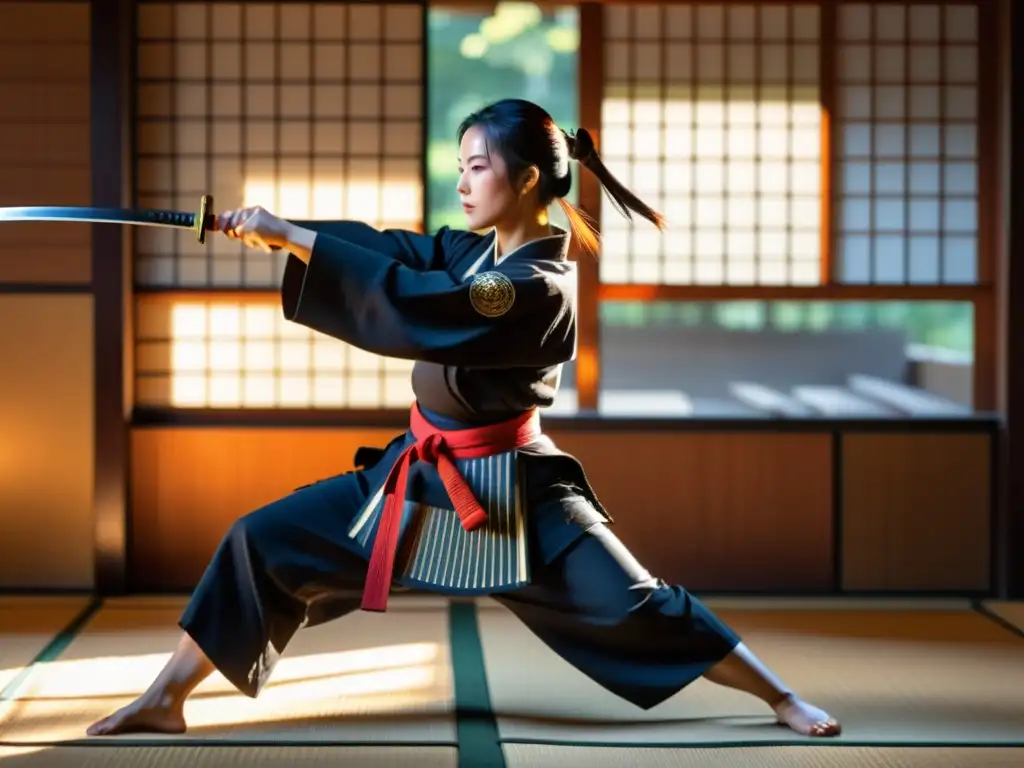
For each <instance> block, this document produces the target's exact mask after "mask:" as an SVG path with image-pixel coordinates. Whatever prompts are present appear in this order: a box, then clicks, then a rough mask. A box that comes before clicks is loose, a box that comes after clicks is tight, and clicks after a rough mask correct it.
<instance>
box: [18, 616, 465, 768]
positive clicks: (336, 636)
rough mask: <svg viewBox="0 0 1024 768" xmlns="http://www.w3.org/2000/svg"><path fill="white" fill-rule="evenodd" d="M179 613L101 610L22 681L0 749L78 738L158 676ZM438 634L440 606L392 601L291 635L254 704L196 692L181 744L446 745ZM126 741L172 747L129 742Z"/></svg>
mask: <svg viewBox="0 0 1024 768" xmlns="http://www.w3.org/2000/svg"><path fill="white" fill-rule="evenodd" d="M183 605H184V603H183V601H181V600H176V601H175V600H161V599H156V600H122V601H111V602H110V603H109V604H105V605H104V606H103V608H102V609H101V610H100V611H99V612H98V613H97V614H96V615H95V616H94V617H93V619H92V620H91V621H90V622H89V623H88V624H87V625H86V626H85V627H84V629H82V631H81V632H80V633H79V634H78V635H77V637H76V638H75V639H74V640H73V642H72V643H71V644H70V645H69V646H68V647H67V649H66V650H65V651H64V652H63V653H62V654H61V656H60V657H59V658H58V659H57V660H56V661H55V662H53V663H50V664H46V665H42V666H40V667H39V668H37V669H36V670H35V671H34V672H33V674H32V676H31V678H30V679H29V680H28V681H27V683H26V684H25V685H24V686H23V687H22V689H21V690H20V691H19V695H18V699H19V700H18V701H17V702H16V703H15V704H14V706H13V707H11V708H10V711H9V712H8V713H7V714H6V716H5V717H3V719H2V720H0V741H3V742H6V743H8V744H12V743H14V744H21V743H24V744H30V743H40V742H51V743H52V742H64V741H68V740H74V739H79V738H82V737H84V736H85V733H84V732H85V728H86V727H87V726H88V725H89V724H90V723H91V722H93V721H94V720H96V719H98V718H100V717H102V716H103V715H105V714H107V713H109V712H111V711H113V710H114V709H116V708H117V707H119V706H121V705H123V704H125V703H127V702H128V701H130V700H131V699H132V698H134V696H136V695H137V694H139V693H141V692H142V691H143V690H144V689H145V688H146V686H147V685H148V684H149V683H150V681H151V680H152V679H153V677H154V676H155V675H156V674H157V672H158V671H159V670H160V668H161V667H162V666H163V665H164V663H165V662H166V660H167V658H168V656H169V654H170V653H171V651H172V650H173V649H174V647H175V645H176V643H177V640H178V638H179V636H180V630H178V629H177V627H176V621H177V619H178V617H179V616H180V613H181V609H182V607H183ZM448 631H449V630H448V614H447V611H446V610H445V609H444V603H438V604H436V605H430V604H424V603H423V602H422V601H420V602H409V601H408V599H407V600H406V601H403V600H402V599H401V598H395V599H393V600H392V603H391V606H390V610H389V611H388V613H385V614H370V613H362V612H356V613H354V614H352V615H351V616H348V617H346V618H345V619H343V620H341V621H335V622H331V623H329V624H326V625H323V626H320V627H314V628H309V629H304V630H301V631H300V632H298V633H297V634H296V636H295V638H294V639H293V640H292V643H291V645H290V646H289V648H288V650H287V653H286V655H285V658H284V659H282V660H281V662H280V664H279V665H278V667H277V669H276V670H275V672H274V675H273V677H272V680H271V682H270V683H269V684H268V685H267V687H266V688H264V690H263V691H262V693H261V694H260V696H259V697H258V698H256V699H249V698H247V697H244V696H242V695H241V694H239V693H238V692H237V691H235V690H234V689H233V688H232V687H231V686H230V684H229V683H228V682H227V681H226V680H225V679H224V678H223V677H222V676H221V675H220V674H215V675H214V676H212V677H211V678H209V679H208V680H207V681H206V682H204V683H203V684H202V685H201V686H200V687H199V688H198V689H197V690H196V692H195V694H193V696H192V698H191V699H190V700H189V702H188V704H187V705H186V718H187V720H188V722H189V733H188V739H189V740H190V741H192V740H195V739H199V740H209V739H214V740H218V741H230V742H234V743H237V742H242V741H244V742H249V743H253V742H254V741H257V742H261V743H263V742H278V743H280V742H284V743H288V742H289V741H291V742H299V743H318V742H319V743H324V742H328V743H339V744H343V743H363V744H374V743H385V744H395V745H399V744H403V743H405V744H409V743H413V744H436V745H454V744H455V743H456V735H455V725H454V716H453V714H452V713H453V710H454V705H453V683H452V672H451V667H450V659H449V644H448ZM137 740H143V741H144V743H148V742H150V741H153V740H159V741H167V740H175V737H165V736H138V737H136V736H132V737H131V741H133V742H134V741H137ZM121 741H122V742H123V739H122V740H121ZM4 768H6V766H4Z"/></svg>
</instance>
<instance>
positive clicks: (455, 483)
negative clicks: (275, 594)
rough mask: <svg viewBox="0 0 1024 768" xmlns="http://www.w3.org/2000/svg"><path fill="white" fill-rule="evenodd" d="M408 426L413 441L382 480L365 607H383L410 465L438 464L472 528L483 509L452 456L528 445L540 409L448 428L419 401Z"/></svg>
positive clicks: (481, 522)
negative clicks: (431, 417) (423, 409)
mask: <svg viewBox="0 0 1024 768" xmlns="http://www.w3.org/2000/svg"><path fill="white" fill-rule="evenodd" d="M409 426H410V430H411V431H412V435H413V437H414V438H416V442H414V443H413V444H412V445H410V446H409V447H408V448H406V449H405V450H404V451H403V452H402V453H401V455H400V456H399V457H398V459H397V460H396V461H395V463H394V466H392V468H391V471H390V472H389V473H388V476H387V479H386V480H385V481H384V509H383V511H382V513H381V516H380V524H379V525H378V526H377V535H376V537H375V539H374V543H373V551H372V554H371V555H370V566H369V569H368V571H367V573H366V586H365V588H364V590H363V602H362V609H363V610H364V611H385V610H387V604H388V593H389V592H390V591H391V581H392V576H393V573H394V567H395V557H396V555H397V552H398V535H399V532H400V531H401V523H402V507H403V506H404V503H405V492H406V482H407V480H408V476H409V467H410V466H412V464H413V463H414V462H416V461H425V462H426V463H427V464H431V465H433V466H435V467H437V473H438V475H440V477H441V482H443V483H444V487H445V490H446V491H447V492H448V497H449V498H450V499H451V502H452V506H454V508H455V511H456V512H457V513H458V515H459V519H460V520H461V521H462V527H463V528H465V529H466V530H467V531H472V530H475V529H477V528H479V527H480V526H482V525H485V524H486V523H487V512H486V511H485V510H484V508H483V507H482V506H481V505H480V502H479V501H477V499H476V497H475V496H474V495H473V491H472V489H471V488H470V487H469V484H468V483H467V482H466V479H465V478H464V477H463V476H462V474H461V473H460V472H459V469H458V467H456V466H455V459H480V458H484V457H486V456H496V455H498V454H501V453H507V452H508V451H514V450H516V449H517V448H522V447H524V446H526V445H529V444H530V443H532V442H534V441H536V440H537V438H539V437H540V435H541V428H540V413H539V412H538V411H537V409H536V408H532V409H530V410H529V411H527V412H526V413H524V414H522V415H521V416H517V417H516V418H514V419H509V420H508V421H502V422H499V423H497V424H488V425H487V426H484V427H474V428H471V429H459V430H450V431H446V430H442V429H438V428H437V427H435V426H433V425H432V424H431V423H430V422H428V421H427V420H426V418H425V417H424V416H423V414H422V412H421V411H420V408H419V405H418V404H417V403H413V406H412V412H411V416H410V424H409Z"/></svg>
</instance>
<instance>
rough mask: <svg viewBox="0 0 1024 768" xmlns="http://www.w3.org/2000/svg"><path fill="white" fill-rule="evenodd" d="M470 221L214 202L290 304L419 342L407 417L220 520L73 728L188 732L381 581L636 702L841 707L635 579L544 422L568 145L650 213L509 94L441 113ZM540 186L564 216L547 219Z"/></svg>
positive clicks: (325, 327) (369, 603)
mask: <svg viewBox="0 0 1024 768" xmlns="http://www.w3.org/2000/svg"><path fill="white" fill-rule="evenodd" d="M459 142H460V148H459V165H460V176H459V184H458V190H459V194H460V196H461V198H462V203H463V208H464V209H465V211H466V217H467V220H468V228H469V230H473V231H484V230H489V232H487V234H484V235H480V234H474V232H472V231H465V232H463V231H454V230H450V229H447V228H445V229H442V230H441V231H439V232H438V233H437V234H436V235H435V236H428V235H420V234H413V233H409V232H398V231H388V232H378V231H376V230H374V229H372V228H370V227H368V226H366V225H363V224H358V223H354V222H335V223H328V222H288V221H284V220H282V219H280V218H278V217H276V216H274V215H273V214H271V213H270V212H268V211H266V210H263V209H261V208H247V209H242V210H238V211H230V212H227V213H225V214H222V215H221V216H220V217H219V218H218V228H219V229H222V230H223V232H224V233H225V234H226V235H227V236H228V237H229V238H232V239H236V240H241V241H242V242H244V243H245V244H246V245H248V246H250V247H253V248H260V249H263V250H265V251H270V250H272V249H275V248H286V249H287V250H288V251H289V253H290V255H289V259H288V263H287V267H286V270H285V274H284V279H283V283H282V302H283V306H284V312H285V314H286V316H287V317H288V319H289V320H292V321H294V322H297V323H300V324H302V325H305V326H308V327H310V328H312V329H314V330H316V331H319V332H321V333H324V334H327V335H329V336H332V337H334V338H337V339H340V340H342V341H345V342H347V343H349V344H353V345H355V346H358V347H361V348H363V349H366V350H369V351H371V352H375V353H377V354H380V355H387V356H392V357H399V358H405V359H411V360H415V361H416V362H415V367H414V369H413V374H412V377H413V387H414V390H415V393H416V399H417V402H416V405H414V406H413V409H412V413H411V428H410V430H409V431H408V432H407V433H405V434H402V435H399V436H398V437H396V438H395V439H394V440H393V441H392V442H391V443H390V444H389V445H388V446H387V447H386V448H384V449H382V450H376V449H369V450H368V449H362V450H361V451H360V452H359V454H357V457H356V465H357V466H359V467H361V469H359V470H357V471H354V472H349V473H346V474H343V475H340V476H337V477H333V478H330V479H328V480H323V481H320V482H318V483H314V484H312V485H309V486H305V487H303V488H300V489H298V490H297V491H296V492H294V493H293V494H291V495H289V496H287V497H285V498H283V499H281V500H278V501H276V502H273V503H271V504H269V505H268V506H266V507H264V508H262V509H259V510H257V511H255V512H252V513H251V514H249V515H246V516H245V517H242V518H241V519H240V520H238V521H237V522H236V523H234V525H232V526H231V528H230V530H229V531H228V533H227V534H226V536H225V537H224V540H223V542H222V543H221V545H220V547H219V549H218V551H217V553H216V554H215V556H214V558H213V561H212V562H211V564H210V566H209V568H208V569H207V571H206V573H205V575H204V576H203V578H202V580H201V581H200V583H199V585H198V587H197V588H196V591H195V593H194V594H193V596H192V600H191V602H190V603H189V605H188V607H187V609H186V610H185V613H184V615H183V616H182V617H181V621H180V625H181V627H182V629H183V630H184V634H183V636H182V639H181V641H180V644H179V646H178V648H177V650H176V651H175V652H174V654H173V655H172V657H171V659H170V661H169V662H168V664H167V666H166V667H165V668H164V669H163V671H162V672H161V673H160V674H159V676H158V677H157V679H156V680H155V681H154V682H153V684H152V685H151V687H150V688H149V689H148V690H147V691H146V692H145V693H144V694H143V695H142V696H141V697H140V698H139V699H138V700H136V701H135V702H133V703H132V704H130V705H128V706H126V707H124V708H123V709H121V710H119V711H117V712H115V713H114V714H113V715H110V716H109V717H106V718H104V719H103V720H100V721H99V722H97V723H95V724H94V725H93V726H91V727H90V729H89V734H90V735H112V734H117V733H123V732H128V731H140V730H141V731H160V732H183V731H184V730H185V727H186V725H185V719H184V702H185V699H186V697H187V696H188V695H189V693H190V692H191V691H192V690H193V689H194V688H195V687H196V686H197V685H198V684H199V683H200V682H201V681H202V680H203V679H204V678H205V677H206V676H208V675H209V674H211V673H212V672H213V670H214V669H217V670H219V671H220V672H221V673H222V674H223V675H224V676H225V677H226V678H227V679H228V680H229V681H230V682H231V683H232V684H234V685H235V686H236V687H237V688H238V689H239V690H240V691H242V692H243V693H245V694H247V695H249V696H256V695H257V694H258V693H259V691H260V689H261V688H262V686H263V684H264V683H265V682H266V680H267V678H268V676H269V674H270V672H271V670H272V669H273V667H274V664H275V663H276V661H277V659H278V658H279V655H280V654H281V653H282V652H283V651H284V649H285V647H286V645H287V644H288V642H289V640H290V639H291V637H292V636H293V635H294V633H295V632H296V631H297V630H298V629H299V628H300V627H303V626H312V625H315V624H319V623H322V622H325V621H328V620H331V619H334V618H338V617H340V616H343V615H345V614H347V613H350V612H351V611H353V610H355V609H356V608H357V607H360V600H359V598H358V597H353V596H352V595H353V594H354V593H355V592H357V591H358V590H360V589H364V593H363V596H362V603H361V607H362V608H363V609H364V610H376V611H380V610H384V609H385V606H386V600H387V594H388V590H389V588H390V586H391V585H392V583H394V582H397V583H399V584H403V585H405V586H409V587H417V588H421V589H427V590H432V591H434V592H438V593H442V594H469V595H491V596H492V597H494V599H496V600H498V601H499V602H501V603H502V604H504V605H505V606H506V607H508V608H509V609H510V610H511V611H512V612H513V613H515V615H516V616H518V617H519V618H520V619H521V620H522V621H523V622H524V623H525V624H526V625H527V626H528V627H529V628H530V629H531V630H532V631H533V632H534V633H535V634H536V635H537V636H538V637H540V638H541V639H542V640H543V641H544V642H545V643H547V645H548V646H549V647H551V648H552V649H553V650H555V651H556V652H557V653H558V654H559V655H561V656H562V657H563V658H564V659H565V660H566V661H567V662H569V663H570V664H572V665H573V666H575V667H576V668H577V669H579V670H580V671H582V672H583V673H584V674H586V675H588V676H590V677H591V678H592V679H594V680H595V681H597V682H598V683H600V684H601V685H602V686H604V687H605V688H606V689H607V690H609V691H611V692H613V693H615V694H617V695H619V696H622V697H623V698H625V699H627V700H628V701H631V702H633V703H634V704H636V705H637V706H640V707H643V708H650V707H653V706H655V705H656V704H659V703H660V702H662V701H664V700H666V699H668V698H669V697H671V696H672V695H674V694H675V693H676V692H678V691H679V690H681V689H682V688H684V687H685V686H686V685H688V684H690V683H691V682H693V681H694V680H696V679H697V678H699V677H702V676H703V677H705V678H706V679H708V680H710V681H712V682H715V683H718V684H721V685H725V686H729V687H732V688H737V689H740V690H743V691H747V692H749V693H751V694H753V695H755V696H758V697H759V698H761V699H762V700H764V701H765V702H766V703H767V704H769V705H770V706H771V707H772V708H773V709H774V710H775V712H776V714H777V717H778V719H779V721H780V722H781V723H784V724H785V725H787V726H789V727H790V728H792V729H793V730H795V731H797V732H799V733H801V734H806V735H812V736H833V735H836V734H838V733H839V732H840V727H839V724H838V723H837V722H836V721H835V720H833V719H831V718H830V717H829V716H828V714H826V713H825V712H823V711H821V710H820V709H818V708H816V707H813V706H811V705H810V704H808V703H807V702H804V701H803V700H801V699H800V698H799V697H798V696H796V695H795V694H794V693H793V692H792V691H790V690H789V689H788V688H786V687H785V686H784V685H783V684H782V683H781V682H779V681H778V680H777V679H776V678H775V677H774V676H773V675H772V674H771V673H770V672H769V671H768V670H767V669H765V667H764V666H763V665H762V664H761V663H760V662H759V661H758V660H757V659H756V658H755V657H754V656H753V654H752V653H751V652H750V651H749V650H748V649H747V648H746V646H744V645H743V644H742V643H741V642H740V640H739V638H738V637H737V636H736V635H735V634H734V633H733V632H732V631H731V630H730V629H729V628H727V627H726V626H725V625H724V624H723V623H722V622H721V621H720V620H719V619H718V618H717V617H716V616H715V615H714V614H712V613H711V612H710V611H709V610H708V609H707V608H706V607H705V606H704V605H703V604H702V603H701V602H700V601H699V600H697V599H696V598H695V597H693V596H692V595H690V594H688V593H687V592H686V591H685V590H684V589H683V588H682V587H679V586H672V585H668V584H666V583H664V582H663V581H661V580H659V579H656V578H654V577H653V576H652V575H651V574H650V573H648V572H647V571H646V570H645V569H644V568H643V567H642V566H641V565H640V564H639V563H638V562H637V561H636V560H635V558H633V557H632V555H631V554H630V553H629V551H628V550H627V549H626V548H625V547H624V546H623V545H622V544H621V543H620V542H619V541H618V540H617V539H616V538H615V536H614V534H612V533H611V531H610V530H609V528H608V526H607V525H606V524H607V523H610V522H611V518H610V517H609V516H608V515H607V513H606V512H605V511H604V509H603V508H602V506H601V504H600V502H599V501H598V499H597V498H596V496H595V494H594V492H593V490H592V489H591V487H590V485H589V483H588V482H587V479H586V477H585V475H584V473H583V469H582V467H581V466H580V465H579V463H578V462H577V461H576V460H575V459H574V458H573V457H571V456H569V455H567V454H565V453H562V452H561V451H559V450H558V449H557V448H556V447H555V446H554V444H553V443H552V442H551V440H550V439H549V438H547V437H545V436H544V435H543V434H542V432H541V430H540V426H539V420H538V416H537V414H538V408H543V407H546V406H549V405H551V403H552V402H553V401H554V398H555V394H556V392H557V389H558V383H559V376H560V372H561V366H562V364H564V363H565V362H567V361H569V360H571V359H572V358H573V356H574V354H575V344H576V316H575V308H576V295H575V291H576V272H575V265H574V264H573V263H572V262H570V261H568V260H567V251H568V247H569V241H570V237H573V236H574V237H577V238H578V239H579V240H580V241H581V243H582V245H583V246H585V247H587V248H589V249H593V248H594V247H595V246H596V236H595V234H594V232H593V231H592V230H591V229H590V228H589V227H588V225H587V224H586V223H585V221H584V220H583V219H582V217H581V214H580V213H579V212H578V211H576V210H575V209H574V208H573V207H572V206H571V205H570V204H568V203H567V202H566V201H565V197H566V195H568V193H569V189H570V186H571V183H572V176H571V173H570V169H569V161H570V159H575V160H576V161H577V162H578V163H579V164H580V165H582V166H583V167H584V168H587V169H588V170H590V171H591V172H593V173H594V174H595V175H596V176H597V178H598V179H599V180H600V181H601V183H602V184H603V186H604V189H605V191H606V192H607V193H608V195H609V196H610V197H611V199H612V200H613V201H614V202H615V203H616V204H617V206H618V207H619V209H620V210H621V211H622V212H623V213H624V214H625V215H626V216H629V215H630V213H629V212H630V211H633V212H635V213H637V214H639V215H640V216H642V217H644V218H645V219H647V220H649V221H651V222H652V223H653V224H655V225H656V226H658V227H661V226H663V221H662V219H661V217H660V216H659V215H658V214H657V213H655V212H654V211H652V210H651V209H650V208H648V207H647V206H646V205H644V204H643V203H642V202H641V201H640V200H638V199H637V198H636V197H635V196H634V195H632V194H631V193H630V192H629V191H628V190H627V189H625V188H624V187H623V186H622V185H621V184H619V183H618V182H617V181H616V180H615V179H614V178H613V177H612V175H611V174H610V173H609V172H608V170H607V169H606V168H605V167H604V165H603V164H602V162H601V160H600V158H599V157H598V155H597V152H596V151H595V150H594V145H593V142H592V140H591V138H590V136H589V134H588V133H587V132H586V131H584V130H580V131H579V132H578V133H577V134H576V135H575V136H572V135H568V134H565V133H563V131H561V130H560V129H559V128H558V127H557V126H556V125H555V124H554V121H553V120H552V119H551V117H550V115H548V114H547V112H545V111H544V110H543V109H541V108H540V107H538V106H536V105H535V104H532V103H529V102H526V101H520V100H506V101H501V102H498V103H496V104H493V105H491V106H489V107H487V108H485V109H483V110H481V111H480V112H477V113H476V114H473V115H471V116H470V117H469V118H467V119H466V121H465V122H464V123H463V125H462V126H461V127H460V129H459ZM555 200H557V201H558V203H559V204H560V205H561V207H562V210H564V211H565V213H566V215H567V216H568V219H569V222H570V223H571V230H572V232H571V234H570V233H567V232H564V231H562V230H560V229H557V228H555V227H552V226H551V224H550V223H549V221H548V214H547V211H548V207H549V205H550V204H551V203H552V202H554V201H555Z"/></svg>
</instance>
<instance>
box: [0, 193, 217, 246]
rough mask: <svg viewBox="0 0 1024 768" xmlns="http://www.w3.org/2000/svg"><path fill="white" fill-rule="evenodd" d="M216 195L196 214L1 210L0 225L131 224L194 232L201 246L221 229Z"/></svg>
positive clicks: (60, 208)
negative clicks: (8, 223)
mask: <svg viewBox="0 0 1024 768" xmlns="http://www.w3.org/2000/svg"><path fill="white" fill-rule="evenodd" d="M212 208H213V195H203V198H202V201H201V202H200V203H199V210H198V211H197V212H196V213H186V212H185V211H156V210H146V209H144V208H143V209H132V208H79V207H75V206H53V205H51V206H45V205H40V206H27V207H21V208H3V207H0V221H78V222H85V223H92V224H129V225H131V226H138V227H171V228H173V229H191V230H192V231H193V232H195V233H196V239H197V240H198V241H199V242H200V243H205V242H206V233H207V231H209V230H213V229H216V228H217V217H216V215H215V214H213V213H211V212H210V210H211V209H212Z"/></svg>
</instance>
